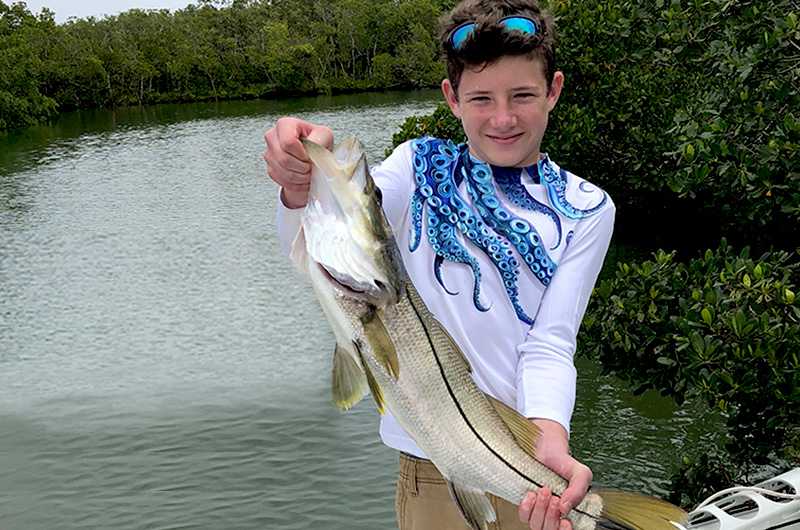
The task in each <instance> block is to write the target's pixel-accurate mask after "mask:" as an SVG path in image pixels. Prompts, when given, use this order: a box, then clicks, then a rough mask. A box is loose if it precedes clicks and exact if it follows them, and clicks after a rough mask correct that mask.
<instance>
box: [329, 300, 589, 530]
mask: <svg viewBox="0 0 800 530" xmlns="http://www.w3.org/2000/svg"><path fill="white" fill-rule="evenodd" d="M342 302H344V300H342ZM350 304H353V305H351V307H347V308H343V309H344V312H345V313H346V314H348V315H351V316H352V317H353V318H351V324H352V326H353V328H354V329H358V332H357V333H356V334H357V335H358V336H357V338H356V341H357V342H358V343H359V346H360V349H361V352H362V354H363V355H364V359H365V361H366V362H367V364H368V367H369V370H370V371H371V372H372V374H373V375H374V376H375V379H376V380H377V382H378V384H379V386H380V388H381V391H382V392H383V397H384V400H385V404H386V407H387V408H388V409H389V410H390V411H391V412H392V414H393V415H394V416H395V418H396V419H397V421H398V422H399V423H400V425H402V426H403V428H404V429H405V430H406V432H407V433H408V434H409V435H410V436H411V437H412V438H413V439H414V441H415V442H416V443H417V444H418V445H419V446H420V447H421V448H422V450H423V451H425V454H426V455H427V456H428V458H430V459H431V460H432V461H433V462H434V464H435V465H436V467H437V468H438V469H439V471H441V473H442V475H444V476H445V477H446V478H447V479H448V480H450V481H451V482H453V483H454V484H456V485H458V486H460V487H462V488H464V489H473V490H477V491H487V492H489V493H492V494H494V495H497V496H499V497H501V498H504V499H506V500H508V501H510V502H512V503H515V504H519V503H520V502H521V501H522V498H523V497H524V496H525V494H526V493H527V492H528V491H532V490H533V491H536V490H538V489H539V487H541V486H546V487H548V488H550V489H551V490H552V491H554V493H556V494H560V493H562V492H563V491H564V489H565V488H566V486H567V481H565V480H564V479H563V478H561V477H560V476H558V475H557V474H556V473H554V472H553V471H551V470H550V469H549V468H547V467H546V466H544V465H543V464H541V463H540V462H538V461H537V460H535V459H534V458H532V457H531V456H530V455H529V454H528V453H526V452H525V451H524V450H523V449H521V448H520V447H519V445H518V444H517V443H516V441H515V440H514V438H513V435H512V434H511V432H510V431H509V429H508V427H507V426H506V425H505V423H503V421H502V419H501V418H500V416H499V415H498V413H497V412H496V411H495V410H494V407H493V406H492V405H491V404H490V403H489V401H488V400H487V399H486V397H485V396H484V394H483V392H481V390H480V389H479V388H478V387H477V385H476V384H475V383H474V381H473V380H472V377H471V375H470V373H469V371H468V370H467V368H466V366H465V365H464V363H463V362H462V360H461V359H460V357H459V356H458V354H457V353H456V351H455V350H454V348H453V346H452V343H451V341H450V339H449V338H448V337H447V336H446V335H445V334H444V333H443V332H442V331H441V330H440V329H439V327H438V324H436V323H435V322H434V320H433V317H432V315H431V314H430V313H429V312H428V310H427V309H426V308H425V306H424V304H423V303H422V301H421V300H420V299H419V297H418V295H417V294H416V292H414V291H410V292H406V294H405V295H404V296H403V298H402V299H401V300H400V301H399V302H398V303H397V304H394V305H390V306H388V307H385V308H383V312H382V314H380V318H381V321H382V322H383V324H384V326H385V327H386V330H387V331H388V333H389V336H390V337H391V339H392V342H393V344H394V346H395V348H396V350H397V356H398V364H399V367H400V373H399V376H398V378H397V379H395V378H394V376H393V375H392V374H390V373H389V372H388V370H387V369H386V367H384V365H383V364H382V363H381V362H380V361H379V360H377V359H376V356H375V353H374V352H373V351H372V348H371V347H370V345H369V340H368V338H367V337H366V335H365V333H364V330H363V327H361V323H360V320H359V317H358V315H362V314H364V313H365V312H366V311H367V310H368V308H367V306H366V305H365V304H363V303H362V302H359V301H356V300H352V299H350V302H349V303H348V305H350ZM355 306H360V308H359V307H355ZM602 509H603V501H602V499H601V498H600V497H599V496H598V495H596V494H592V493H589V494H588V495H587V496H586V497H585V498H584V500H583V502H582V503H581V504H580V505H578V506H577V507H576V509H575V510H573V511H572V512H570V515H569V519H570V521H571V523H572V525H573V528H574V529H575V530H591V529H593V528H595V524H596V518H598V517H599V516H600V513H601V512H602Z"/></svg>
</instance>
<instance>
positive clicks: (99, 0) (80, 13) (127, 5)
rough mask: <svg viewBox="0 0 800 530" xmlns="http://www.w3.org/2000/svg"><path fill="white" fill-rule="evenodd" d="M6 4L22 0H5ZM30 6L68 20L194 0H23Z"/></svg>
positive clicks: (180, 6) (180, 5) (174, 6)
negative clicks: (46, 10) (45, 9)
mask: <svg viewBox="0 0 800 530" xmlns="http://www.w3.org/2000/svg"><path fill="white" fill-rule="evenodd" d="M3 1H4V2H5V3H6V5H10V4H13V3H16V2H17V1H20V0H3ZM21 1H22V2H25V4H27V6H28V10H29V11H30V12H31V13H34V14H39V12H41V10H42V8H43V7H47V8H49V9H50V11H52V12H54V13H55V14H56V22H57V23H62V22H66V21H67V19H68V18H69V17H73V16H74V17H78V18H86V17H88V16H94V17H96V18H102V16H103V15H117V14H119V13H121V12H122V11H127V10H129V9H134V8H138V9H169V10H170V11H175V10H178V9H183V8H184V7H186V6H187V5H189V4H192V3H196V2H194V1H193V0H21Z"/></svg>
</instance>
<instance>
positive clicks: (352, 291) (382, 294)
mask: <svg viewBox="0 0 800 530" xmlns="http://www.w3.org/2000/svg"><path fill="white" fill-rule="evenodd" d="M317 265H318V266H319V268H320V270H321V271H322V272H323V274H324V275H325V277H326V278H327V279H328V282H329V283H330V284H332V285H333V286H334V288H338V289H339V290H340V291H343V292H344V294H345V295H347V296H349V297H351V298H357V299H360V300H364V301H365V302H368V303H370V304H372V305H374V306H375V307H381V306H383V305H386V304H387V303H389V302H391V301H393V300H395V299H396V294H395V293H394V290H393V289H391V288H390V287H389V286H388V285H387V284H385V283H383V282H382V281H380V280H378V279H374V280H373V281H372V282H359V281H356V280H353V278H351V277H350V276H347V275H341V274H338V273H336V271H332V270H330V269H328V268H327V267H326V266H325V265H323V264H321V263H318V264H317Z"/></svg>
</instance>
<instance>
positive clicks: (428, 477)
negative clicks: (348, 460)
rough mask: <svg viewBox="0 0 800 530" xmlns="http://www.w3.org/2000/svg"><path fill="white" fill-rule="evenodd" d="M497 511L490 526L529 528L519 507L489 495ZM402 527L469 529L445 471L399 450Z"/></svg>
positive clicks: (397, 505) (416, 529)
mask: <svg viewBox="0 0 800 530" xmlns="http://www.w3.org/2000/svg"><path fill="white" fill-rule="evenodd" d="M487 497H488V498H489V501H490V502H491V503H492V506H493V507H494V511H495V513H496V514H497V521H495V522H493V523H489V530H527V529H528V526H527V525H526V524H523V523H521V522H520V521H519V517H518V516H517V509H518V507H517V506H516V505H514V504H511V503H510V502H508V501H506V500H504V499H500V498H497V497H495V496H494V495H487ZM395 510H396V511H397V524H398V526H399V527H400V530H469V526H467V524H466V523H465V522H464V519H463V518H462V517H461V514H460V513H458V509H457V508H456V505H455V504H453V499H452V498H451V497H450V492H449V491H448V490H447V485H446V484H445V482H444V478H443V477H442V474H441V473H439V470H437V469H436V467H435V466H434V465H433V463H431V461H430V460H422V459H419V458H415V457H413V456H410V455H406V454H404V453H401V454H400V474H399V476H398V479H397V497H396V498H395Z"/></svg>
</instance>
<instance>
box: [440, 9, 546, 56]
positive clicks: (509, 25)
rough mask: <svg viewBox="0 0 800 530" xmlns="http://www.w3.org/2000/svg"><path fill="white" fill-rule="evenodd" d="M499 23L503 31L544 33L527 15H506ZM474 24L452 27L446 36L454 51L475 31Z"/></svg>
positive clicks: (527, 33) (467, 23) (466, 23)
mask: <svg viewBox="0 0 800 530" xmlns="http://www.w3.org/2000/svg"><path fill="white" fill-rule="evenodd" d="M499 24H500V26H501V27H502V28H503V29H504V30H505V31H514V30H517V31H519V32H520V33H522V34H523V35H536V34H537V33H541V34H544V28H543V27H541V26H540V24H539V22H537V21H535V20H533V19H530V18H528V17H518V16H513V17H506V18H503V19H501V20H500V22H499ZM476 26H477V24H476V23H475V22H464V23H463V24H461V25H460V26H457V27H455V28H453V31H451V32H450V35H449V36H448V37H447V41H448V42H449V43H450V46H452V47H453V49H454V50H455V51H459V50H461V49H462V48H463V47H464V43H465V42H466V41H467V39H468V38H469V36H470V35H472V33H473V32H474V31H475V27H476Z"/></svg>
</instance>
